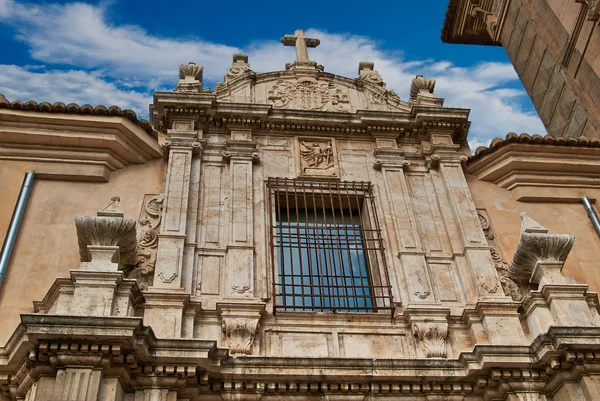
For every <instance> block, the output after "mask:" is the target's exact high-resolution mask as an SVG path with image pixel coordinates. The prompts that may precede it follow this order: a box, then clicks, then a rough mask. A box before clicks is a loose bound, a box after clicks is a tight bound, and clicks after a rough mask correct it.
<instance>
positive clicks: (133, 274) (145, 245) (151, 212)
mask: <svg viewBox="0 0 600 401" xmlns="http://www.w3.org/2000/svg"><path fill="white" fill-rule="evenodd" d="M162 205H163V197H162V195H146V196H145V197H144V203H143V205H142V210H141V212H140V218H139V220H138V228H137V230H138V238H139V242H138V254H137V265H136V267H135V268H134V269H133V270H131V271H130V272H129V274H128V276H127V277H128V278H131V279H134V280H136V281H137V282H138V285H139V286H140V288H141V289H142V290H147V289H148V286H150V285H152V280H153V276H154V274H153V273H154V267H155V265H156V251H157V248H158V232H159V227H160V223H161V213H162Z"/></svg>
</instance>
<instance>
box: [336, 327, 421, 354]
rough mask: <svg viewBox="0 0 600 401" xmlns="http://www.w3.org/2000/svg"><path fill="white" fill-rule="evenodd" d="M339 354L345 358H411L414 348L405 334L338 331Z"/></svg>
mask: <svg viewBox="0 0 600 401" xmlns="http://www.w3.org/2000/svg"><path fill="white" fill-rule="evenodd" d="M338 342H339V344H340V356H341V357H346V358H411V357H414V356H415V355H414V349H412V347H410V346H409V345H408V344H407V340H406V336H404V335H401V334H398V333H395V334H374V333H339V334H338Z"/></svg>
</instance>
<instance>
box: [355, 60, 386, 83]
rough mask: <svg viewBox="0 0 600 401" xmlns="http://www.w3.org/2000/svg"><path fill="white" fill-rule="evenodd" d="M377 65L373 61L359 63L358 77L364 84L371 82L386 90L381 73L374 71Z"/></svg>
mask: <svg viewBox="0 0 600 401" xmlns="http://www.w3.org/2000/svg"><path fill="white" fill-rule="evenodd" d="M374 66H375V63H373V62H372V61H361V62H360V63H358V76H359V77H360V79H361V80H362V81H363V82H369V83H372V84H375V85H378V86H382V87H384V88H385V84H384V83H383V78H382V77H381V75H380V74H379V72H377V71H375V70H373V67H374Z"/></svg>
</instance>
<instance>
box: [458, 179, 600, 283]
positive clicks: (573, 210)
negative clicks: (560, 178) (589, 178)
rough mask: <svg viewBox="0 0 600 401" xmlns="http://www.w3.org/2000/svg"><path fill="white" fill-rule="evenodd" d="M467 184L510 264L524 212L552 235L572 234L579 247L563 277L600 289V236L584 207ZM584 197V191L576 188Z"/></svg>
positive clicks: (599, 195)
mask: <svg viewBox="0 0 600 401" xmlns="http://www.w3.org/2000/svg"><path fill="white" fill-rule="evenodd" d="M467 182H468V184H469V188H470V189H471V193H472V195H473V201H474V202H475V206H476V207H477V208H482V209H486V211H487V213H488V215H489V217H490V220H491V224H492V227H493V228H494V230H495V232H496V236H497V238H498V241H499V243H500V244H501V246H502V251H503V252H504V257H505V259H506V261H507V262H509V263H510V261H511V260H512V257H513V254H514V253H515V249H516V248H517V244H518V242H519V236H520V231H521V218H520V214H521V212H527V214H528V215H529V216H530V217H531V218H533V219H534V220H535V221H537V222H538V223H540V224H542V225H543V226H545V227H546V228H547V229H548V230H549V232H550V233H555V234H571V235H574V236H575V245H574V246H573V249H572V250H571V253H570V254H569V257H568V259H567V262H566V264H565V267H564V269H563V274H564V275H566V276H569V277H574V278H575V279H577V282H579V283H586V284H588V285H589V289H590V291H599V290H600V268H599V266H598V260H597V258H598V254H600V237H599V236H598V234H596V231H595V230H594V228H593V226H592V224H591V222H590V220H589V218H588V216H587V214H586V212H585V209H584V207H583V205H582V204H581V203H579V202H577V203H550V202H548V203H539V202H538V203H535V202H518V201H516V200H514V198H513V196H512V193H511V192H510V191H508V190H506V189H503V188H500V187H498V186H497V185H495V184H492V183H489V182H484V181H479V180H478V179H477V178H476V177H474V176H467ZM574 191H577V192H578V194H580V191H578V190H576V189H574ZM583 192H584V193H585V195H587V196H588V197H590V198H593V199H600V190H585V191H583Z"/></svg>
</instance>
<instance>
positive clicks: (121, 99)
mask: <svg viewBox="0 0 600 401" xmlns="http://www.w3.org/2000/svg"><path fill="white" fill-rule="evenodd" d="M0 70H1V71H2V73H0V93H2V94H4V95H5V96H6V98H7V99H8V100H9V101H13V100H17V99H19V100H23V101H27V100H32V99H33V100H35V101H37V102H42V101H46V102H50V103H54V102H63V103H65V104H68V103H77V104H79V105H83V104H85V103H89V104H91V105H93V106H95V105H98V104H102V105H107V106H110V105H113V104H116V105H118V106H119V107H121V108H124V109H131V110H133V111H135V112H136V113H137V114H138V115H139V116H146V115H147V114H148V104H149V103H150V102H151V101H152V95H151V94H150V93H149V92H146V93H143V92H137V91H132V90H124V89H121V88H119V87H118V86H116V85H115V84H113V83H110V82H107V81H105V79H104V78H103V77H102V76H100V75H99V74H98V73H96V72H91V73H88V72H86V71H81V70H71V71H62V70H61V71H53V70H49V71H45V72H37V71H30V70H28V69H25V68H23V67H19V66H16V65H0Z"/></svg>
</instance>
